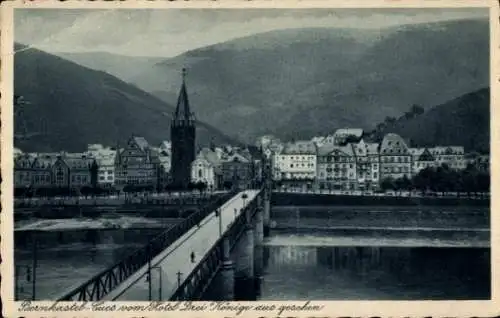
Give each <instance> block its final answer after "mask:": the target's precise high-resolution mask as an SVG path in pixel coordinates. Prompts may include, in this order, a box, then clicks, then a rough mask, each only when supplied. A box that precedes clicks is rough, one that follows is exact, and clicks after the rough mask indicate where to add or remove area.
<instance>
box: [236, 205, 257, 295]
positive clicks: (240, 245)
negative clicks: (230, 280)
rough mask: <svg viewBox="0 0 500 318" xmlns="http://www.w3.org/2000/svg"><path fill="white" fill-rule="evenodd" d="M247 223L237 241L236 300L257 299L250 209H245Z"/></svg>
mask: <svg viewBox="0 0 500 318" xmlns="http://www.w3.org/2000/svg"><path fill="white" fill-rule="evenodd" d="M245 218H246V224H245V229H244V230H243V233H242V234H241V236H240V238H239V240H238V242H237V243H236V255H235V265H236V266H235V271H234V288H235V295H234V296H235V300H255V292H254V283H255V282H254V248H255V244H254V234H253V227H252V224H251V220H250V211H249V210H248V209H247V210H246V211H245Z"/></svg>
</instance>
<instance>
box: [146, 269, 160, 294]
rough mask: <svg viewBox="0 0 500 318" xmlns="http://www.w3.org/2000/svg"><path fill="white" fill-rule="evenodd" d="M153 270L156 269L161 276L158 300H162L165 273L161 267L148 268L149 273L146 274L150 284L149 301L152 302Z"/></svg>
mask: <svg viewBox="0 0 500 318" xmlns="http://www.w3.org/2000/svg"><path fill="white" fill-rule="evenodd" d="M152 269H156V270H158V273H159V274H160V275H159V276H160V277H159V282H158V283H159V284H160V286H159V287H158V298H159V299H158V300H160V301H161V300H162V285H163V272H162V270H161V267H160V266H152V267H151V266H149V267H148V272H147V273H146V281H147V282H148V284H149V301H151V300H152V296H151V270H152Z"/></svg>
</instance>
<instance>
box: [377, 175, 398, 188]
mask: <svg viewBox="0 0 500 318" xmlns="http://www.w3.org/2000/svg"><path fill="white" fill-rule="evenodd" d="M380 188H381V189H382V190H384V191H387V190H394V188H395V184H394V179H393V178H391V177H387V178H385V179H383V180H382V182H381V183H380Z"/></svg>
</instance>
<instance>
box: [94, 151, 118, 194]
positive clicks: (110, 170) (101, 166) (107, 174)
mask: <svg viewBox="0 0 500 318" xmlns="http://www.w3.org/2000/svg"><path fill="white" fill-rule="evenodd" d="M95 160H96V162H97V167H98V170H97V184H98V185H100V186H102V187H103V188H109V187H112V186H113V185H114V184H115V155H113V156H105V157H103V156H101V157H98V158H95Z"/></svg>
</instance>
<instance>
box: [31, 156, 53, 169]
mask: <svg viewBox="0 0 500 318" xmlns="http://www.w3.org/2000/svg"><path fill="white" fill-rule="evenodd" d="M56 161H57V157H56V156H43V157H42V156H40V157H37V158H36V159H35V161H34V162H33V168H37V169H47V168H51V167H52V165H54V162H56Z"/></svg>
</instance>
